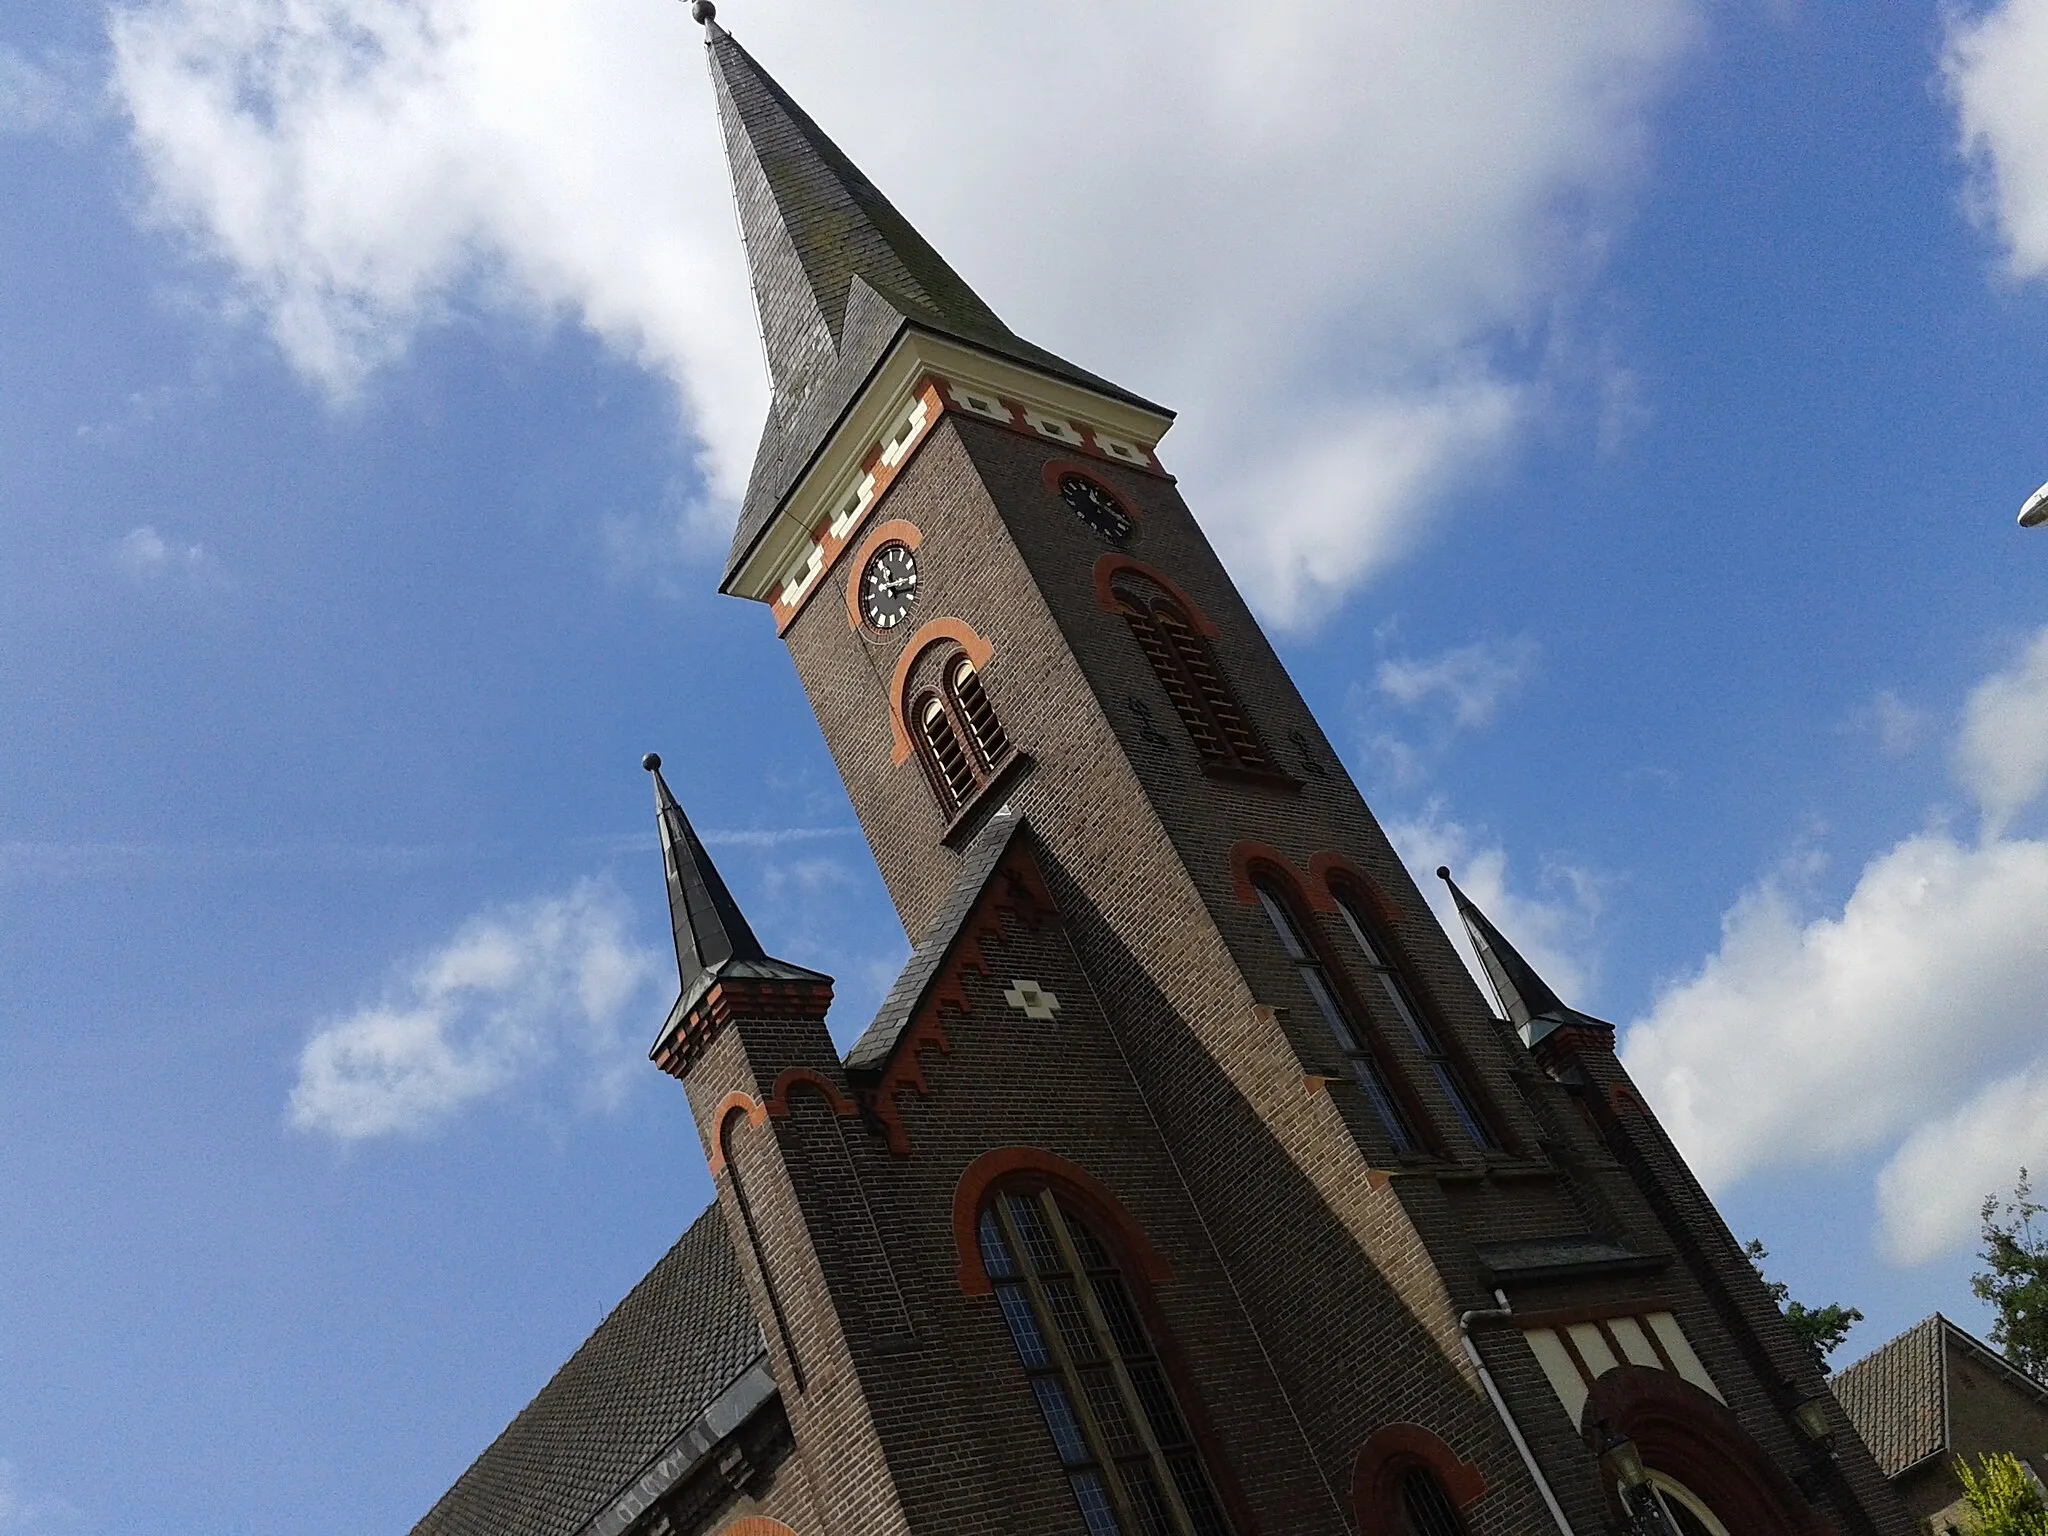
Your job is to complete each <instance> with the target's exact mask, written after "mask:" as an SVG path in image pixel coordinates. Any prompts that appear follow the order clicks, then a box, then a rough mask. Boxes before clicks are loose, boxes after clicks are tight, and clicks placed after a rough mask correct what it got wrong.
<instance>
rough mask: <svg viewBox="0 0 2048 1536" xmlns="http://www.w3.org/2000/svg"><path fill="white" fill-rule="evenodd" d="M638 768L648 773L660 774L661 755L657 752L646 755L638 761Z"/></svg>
mask: <svg viewBox="0 0 2048 1536" xmlns="http://www.w3.org/2000/svg"><path fill="white" fill-rule="evenodd" d="M640 766H641V767H642V768H645V769H646V770H647V771H648V772H649V773H659V772H661V754H660V753H659V752H650V753H648V754H647V755H646V756H645V757H643V758H641V759H640Z"/></svg>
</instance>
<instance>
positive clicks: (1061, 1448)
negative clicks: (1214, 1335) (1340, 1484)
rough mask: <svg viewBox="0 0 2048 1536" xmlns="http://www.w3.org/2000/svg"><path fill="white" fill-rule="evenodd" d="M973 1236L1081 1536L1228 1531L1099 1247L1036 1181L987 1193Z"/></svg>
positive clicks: (1161, 1374) (1139, 1325)
mask: <svg viewBox="0 0 2048 1536" xmlns="http://www.w3.org/2000/svg"><path fill="white" fill-rule="evenodd" d="M976 1236H977V1238H978V1240H979V1244H980V1249H981V1262H982V1267H983V1268H984V1269H985V1270H987V1272H988V1276H989V1279H990V1280H991V1281H992V1282H993V1283H994V1285H995V1291H996V1297H997V1300H998V1301H999V1302H1000V1304H1001V1306H1002V1309H1003V1321H1004V1322H1005V1323H1007V1324H1008V1325H1009V1330H1010V1339H1011V1341H1012V1342H1013V1343H1014V1344H1015V1345H1016V1346H1017V1358H1018V1360H1019V1361H1020V1362H1022V1364H1023V1367H1024V1374H1025V1375H1026V1376H1027V1377H1028V1378H1029V1379H1030V1382H1031V1392H1032V1395H1033V1396H1034V1397H1035V1398H1036V1399H1037V1400H1038V1409H1039V1413H1040V1414H1041V1415H1042V1416H1043V1417H1044V1420H1045V1427H1046V1429H1047V1430H1048V1431H1049V1432H1050V1433H1051V1435H1052V1442H1053V1447H1054V1449H1055V1450H1056V1451H1057V1452H1058V1454H1059V1458H1060V1463H1061V1465H1062V1466H1063V1467H1064V1468H1065V1469H1066V1474H1067V1485H1068V1486H1069V1487H1070V1488H1072V1489H1073V1492H1074V1502H1075V1503H1076V1504H1077V1505H1078V1506H1079V1507H1080V1512H1081V1520H1082V1527H1083V1529H1085V1530H1086V1531H1087V1532H1088V1536H1230V1524H1229V1522H1228V1521H1227V1520H1226V1519H1225V1518H1224V1516H1223V1510H1222V1506H1221V1505H1220V1504H1219V1503H1218V1501H1217V1498H1216V1491H1215V1485H1214V1483H1213V1481H1212V1480H1211V1478H1210V1476H1209V1473H1208V1470H1207V1468H1206V1467H1205V1466H1204V1465H1203V1463H1202V1455H1201V1452H1200V1451H1199V1450H1198V1449H1197V1448H1196V1446H1195V1442H1194V1438H1193V1436H1192V1435H1191V1434H1190V1433H1189V1430H1188V1424H1187V1418H1186V1416H1185V1415H1184V1414H1183V1413H1182V1412H1181V1408H1180V1404H1179V1403H1178V1402H1177V1401H1176V1399H1175V1396H1174V1391H1173V1387H1172V1385H1171V1384H1170V1383H1169V1382H1168V1380H1167V1376H1166V1371H1165V1368H1164V1367H1163V1366H1162V1365H1161V1364H1160V1360H1159V1352H1158V1350H1157V1349H1156V1348H1155V1347H1154V1343H1153V1340H1152V1337H1151V1335H1150V1333H1149V1332H1148V1331H1147V1329H1146V1327H1145V1324H1144V1321H1143V1320H1142V1318H1141V1317H1140V1315H1139V1310H1138V1306H1137V1302H1136V1299H1135V1298H1134V1297H1133V1296H1132V1294H1131V1290H1130V1287H1129V1285H1128V1284H1127V1283H1126V1281H1125V1279H1124V1276H1123V1273H1122V1271H1121V1269H1120V1268H1119V1267H1118V1265H1117V1263H1116V1260H1115V1258H1114V1257H1112V1255H1111V1253H1110V1251H1109V1249H1108V1247H1107V1246H1105V1245H1104V1243H1103V1242H1102V1241H1101V1239H1099V1238H1098V1237H1097V1236H1096V1235H1095V1234H1094V1233H1093V1232H1091V1231H1090V1230H1089V1228H1088V1225H1087V1223H1086V1222H1084V1221H1083V1220H1082V1219H1081V1218H1080V1216H1078V1215H1077V1214H1076V1213H1075V1211H1074V1209H1073V1208H1072V1207H1071V1206H1070V1205H1069V1204H1068V1203H1067V1202H1065V1201H1064V1200H1061V1199H1060V1198H1059V1197H1058V1196H1057V1195H1056V1194H1055V1193H1054V1192H1053V1191H1052V1190H1050V1189H1047V1188H1043V1187H1040V1188H1035V1189H1028V1190H1026V1189H1011V1190H1006V1191H1004V1192H1002V1193H1000V1194H998V1195H996V1196H995V1197H994V1198H993V1199H991V1200H990V1201H989V1203H988V1204H987V1205H986V1206H984V1207H983V1208H982V1212H981V1216H980V1220H979V1223H978V1225H977V1228H976Z"/></svg>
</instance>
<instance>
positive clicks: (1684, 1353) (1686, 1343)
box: [1643, 1312, 1728, 1403]
mask: <svg viewBox="0 0 2048 1536" xmlns="http://www.w3.org/2000/svg"><path fill="white" fill-rule="evenodd" d="M1643 1321H1644V1322H1646V1323H1648V1324H1649V1325H1650V1331H1651V1332H1652V1333H1654V1334H1656V1335H1657V1341H1658V1342H1659V1343H1661V1344H1662V1345H1663V1346H1664V1353H1665V1354H1667V1355H1669V1356H1670V1357H1671V1363H1672V1364H1673V1365H1675V1366H1677V1367H1678V1374H1679V1375H1681V1376H1683V1377H1684V1378H1685V1379H1686V1380H1687V1381H1689V1382H1691V1383H1692V1384H1693V1385H1694V1386H1696V1387H1698V1388H1699V1389H1700V1390H1701V1391H1702V1392H1704V1393H1706V1394H1707V1395H1708V1396H1709V1397H1711V1398H1713V1399H1714V1400H1715V1401H1716V1402H1721V1403H1725V1402H1727V1401H1728V1399H1727V1398H1725V1397H1723V1396H1721V1389H1720V1388H1719V1387H1717V1386H1715V1385H1714V1378H1713V1377H1711V1376H1709V1375H1708V1374H1707V1368H1706V1367H1705V1366H1704V1365H1702V1364H1700V1357H1699V1356H1698V1355H1696V1354H1694V1353H1693V1348H1692V1340H1690V1339H1688V1338H1687V1337H1686V1336H1685V1330H1684V1329H1683V1328H1681V1327H1679V1326H1678V1319H1677V1318H1675V1317H1673V1316H1672V1315H1671V1314H1670V1313H1669V1312H1652V1313H1651V1314H1650V1315H1649V1316H1648V1317H1646V1318H1644V1319H1643Z"/></svg>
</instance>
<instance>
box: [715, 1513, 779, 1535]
mask: <svg viewBox="0 0 2048 1536" xmlns="http://www.w3.org/2000/svg"><path fill="white" fill-rule="evenodd" d="M718 1536H797V1533H796V1531H795V1530H794V1529H793V1528H791V1527H790V1526H787V1525H784V1524H783V1523H782V1522H781V1521H780V1520H770V1519H769V1518H768V1517H767V1516H766V1515H746V1516H744V1517H742V1518H741V1519H738V1520H735V1521H733V1523H732V1524H731V1525H728V1526H724V1527H722V1528H720V1530H719V1532H718Z"/></svg>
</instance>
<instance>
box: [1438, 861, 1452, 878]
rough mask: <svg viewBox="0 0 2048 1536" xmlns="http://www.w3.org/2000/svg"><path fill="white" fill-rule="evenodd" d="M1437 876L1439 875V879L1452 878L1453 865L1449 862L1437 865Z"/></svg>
mask: <svg viewBox="0 0 2048 1536" xmlns="http://www.w3.org/2000/svg"><path fill="white" fill-rule="evenodd" d="M1436 877H1437V879H1439V880H1448V879H1450V878H1451V866H1450V865H1448V864H1439V865H1437V867H1436Z"/></svg>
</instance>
